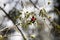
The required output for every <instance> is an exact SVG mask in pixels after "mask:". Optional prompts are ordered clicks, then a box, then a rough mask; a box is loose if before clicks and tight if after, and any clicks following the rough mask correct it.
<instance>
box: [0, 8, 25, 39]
mask: <svg viewBox="0 0 60 40" xmlns="http://www.w3.org/2000/svg"><path fill="white" fill-rule="evenodd" d="M0 9H1V10H2V11H3V12H4V13H5V14H6V16H7V17H8V18H9V19H10V20H11V21H12V22H13V23H14V25H15V22H14V21H13V20H12V18H11V17H10V16H9V14H7V13H6V11H5V10H4V9H3V8H1V7H0ZM15 26H16V28H17V29H18V30H19V32H20V33H21V35H22V37H23V38H24V40H26V38H25V36H24V34H23V33H22V31H21V29H19V28H18V26H17V25H15Z"/></svg>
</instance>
